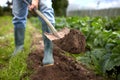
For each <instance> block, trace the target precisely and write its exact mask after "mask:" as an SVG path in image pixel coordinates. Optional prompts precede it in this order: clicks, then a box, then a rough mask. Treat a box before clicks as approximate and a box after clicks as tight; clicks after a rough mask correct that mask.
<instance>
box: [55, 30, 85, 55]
mask: <svg viewBox="0 0 120 80" xmlns="http://www.w3.org/2000/svg"><path fill="white" fill-rule="evenodd" d="M53 43H55V44H56V45H57V46H58V47H60V48H61V49H62V50H64V51H67V52H70V53H75V54H76V53H78V54H79V53H81V52H84V51H85V43H86V41H85V37H84V35H83V34H82V33H81V32H80V31H79V30H76V29H71V30H70V32H69V33H68V34H67V35H65V37H63V38H61V39H59V40H54V41H53Z"/></svg>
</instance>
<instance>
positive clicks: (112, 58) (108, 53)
mask: <svg viewBox="0 0 120 80" xmlns="http://www.w3.org/2000/svg"><path fill="white" fill-rule="evenodd" d="M119 21H120V17H114V18H108V17H93V18H90V17H68V18H64V17H63V18H56V28H58V29H61V28H63V27H65V26H67V27H69V28H75V29H78V30H80V31H81V32H82V33H84V35H85V37H86V41H87V44H86V52H85V54H84V55H82V56H81V55H73V56H74V57H75V58H76V60H78V61H80V62H82V63H83V64H85V65H86V66H88V67H89V68H91V69H94V70H95V72H96V73H97V74H101V75H103V76H108V77H111V79H113V80H114V79H115V80H119V79H120V72H119V68H120V50H119V49H120V28H119V26H120V23H119Z"/></svg>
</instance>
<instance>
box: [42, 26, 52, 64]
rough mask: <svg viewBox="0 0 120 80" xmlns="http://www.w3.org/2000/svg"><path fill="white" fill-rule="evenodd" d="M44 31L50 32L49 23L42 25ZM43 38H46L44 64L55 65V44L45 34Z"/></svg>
mask: <svg viewBox="0 0 120 80" xmlns="http://www.w3.org/2000/svg"><path fill="white" fill-rule="evenodd" d="M42 29H43V33H44V31H45V32H48V33H49V32H50V30H49V28H48V26H47V24H44V25H42ZM43 40H44V57H43V61H42V63H43V65H44V66H47V65H53V64H54V59H53V44H52V42H51V41H50V40H49V39H48V38H47V37H46V36H45V35H44V34H43Z"/></svg>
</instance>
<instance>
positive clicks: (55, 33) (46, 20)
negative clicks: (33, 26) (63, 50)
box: [23, 0, 59, 37]
mask: <svg viewBox="0 0 120 80" xmlns="http://www.w3.org/2000/svg"><path fill="white" fill-rule="evenodd" d="M23 1H24V2H25V3H26V4H27V5H28V6H30V3H29V2H28V1H26V0H23ZM34 11H35V13H36V14H37V15H38V16H40V17H41V18H42V19H43V20H44V21H45V22H46V23H47V25H48V27H49V28H50V30H51V31H52V33H53V35H55V36H56V37H59V35H58V34H57V30H56V29H55V28H54V26H53V25H52V24H51V23H50V21H49V20H48V19H47V18H46V17H45V16H44V15H43V14H42V13H41V12H40V11H39V10H38V9H36V8H34Z"/></svg>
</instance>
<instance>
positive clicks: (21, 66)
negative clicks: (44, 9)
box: [0, 16, 33, 80]
mask: <svg viewBox="0 0 120 80" xmlns="http://www.w3.org/2000/svg"><path fill="white" fill-rule="evenodd" d="M11 20H12V17H10V16H3V17H0V24H1V25H0V80H20V79H21V78H22V77H23V76H24V74H28V73H29V71H28V70H27V65H26V58H27V56H28V54H29V53H30V44H31V33H32V31H33V29H32V28H31V27H30V26H29V27H27V29H26V35H27V36H26V39H25V46H24V48H25V49H24V51H23V52H21V53H20V54H18V55H16V56H15V57H12V58H9V55H11V54H12V52H13V49H14V34H13V29H14V28H13V25H12V21H11ZM24 80H29V78H28V77H25V79H24Z"/></svg>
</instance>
